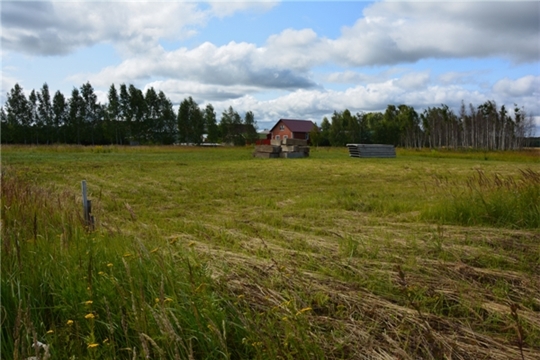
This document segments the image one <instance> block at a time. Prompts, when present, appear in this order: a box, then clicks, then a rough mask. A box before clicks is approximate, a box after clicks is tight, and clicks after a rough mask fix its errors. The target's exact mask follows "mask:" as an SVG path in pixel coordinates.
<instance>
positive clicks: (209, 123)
mask: <svg viewBox="0 0 540 360" xmlns="http://www.w3.org/2000/svg"><path fill="white" fill-rule="evenodd" d="M204 123H205V125H206V133H207V134H208V137H207V140H208V142H210V143H217V142H218V141H219V128H218V125H217V119H216V112H215V111H214V107H213V106H212V104H208V105H206V108H205V109H204Z"/></svg>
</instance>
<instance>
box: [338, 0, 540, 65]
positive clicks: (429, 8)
mask: <svg viewBox="0 0 540 360" xmlns="http://www.w3.org/2000/svg"><path fill="white" fill-rule="evenodd" d="M364 16H365V17H364V18H361V19H359V20H358V21H357V22H356V23H355V24H354V25H353V26H352V27H345V28H344V29H343V31H342V36H341V37H340V38H338V39H335V40H334V41H332V43H331V45H332V48H333V54H334V57H335V58H336V59H339V60H340V61H341V63H342V64H345V65H354V66H362V65H373V64H378V65H381V64H396V63H400V62H413V61H417V60H419V59H423V58H456V57H457V58H462V57H471V56H473V57H490V56H502V57H506V58H509V59H512V60H514V61H536V60H538V54H539V53H540V43H539V42H538V21H539V20H538V4H536V3H534V2H520V3H516V2H493V3H481V2H467V3H463V2H459V3H454V2H448V3H440V2H437V3H429V2H428V3H426V2H379V3H375V4H374V5H372V6H370V7H368V8H366V9H365V10H364Z"/></svg>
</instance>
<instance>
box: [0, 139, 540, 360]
mask: <svg viewBox="0 0 540 360" xmlns="http://www.w3.org/2000/svg"><path fill="white" fill-rule="evenodd" d="M251 151H252V150H251V149H249V148H210V149H206V148H196V147H189V148H186V147H133V148H131V147H69V146H51V147H8V146H4V147H3V148H2V259H1V260H2V263H1V267H2V279H1V280H2V284H1V285H2V286H1V300H2V305H1V306H2V311H1V316H2V330H1V331H2V338H1V352H2V353H1V357H2V358H3V359H4V358H6V359H10V358H16V359H26V358H27V357H28V356H32V355H34V354H35V349H34V348H33V344H34V340H38V341H40V342H42V343H46V344H47V345H48V346H49V351H50V355H51V358H53V359H66V358H75V359H93V358H118V359H124V358H125V359H132V358H145V357H147V356H149V357H151V358H163V359H169V358H178V359H186V358H195V359H198V358H208V359H245V358H249V359H276V358H281V359H315V358H321V359H322V358H329V359H342V358H351V359H353V358H354V359H358V358H384V357H385V356H386V357H393V358H396V357H400V358H404V359H407V358H409V359H415V358H443V357H444V356H450V354H452V356H454V357H458V358H459V357H460V356H461V357H471V356H472V357H475V358H481V357H492V358H520V357H521V356H522V354H523V356H524V357H525V358H531V359H532V358H535V357H537V356H538V355H539V354H540V347H539V346H538V345H537V344H539V343H540V323H539V322H538V320H537V319H538V312H539V311H540V299H538V295H537V289H538V288H539V287H540V280H539V278H538V273H539V271H540V268H539V265H538V264H539V263H540V235H539V232H538V228H539V226H538V224H537V223H534V218H535V217H534V211H537V208H536V210H535V208H534V207H532V210H530V209H531V206H527V204H534V203H535V200H534V199H535V197H534V196H538V185H535V184H536V182H534V181H532V180H534V179H535V178H536V176H537V175H538V172H539V170H540V161H539V158H538V157H531V156H529V153H528V152H524V153H518V152H515V153H483V152H482V153H466V152H449V151H444V152H440V153H441V154H442V155H440V154H439V155H437V154H433V153H431V152H426V151H406V150H398V157H397V158H395V159H355V158H350V157H348V154H347V150H346V149H323V148H319V149H312V153H311V157H310V158H307V159H255V158H252V157H251ZM435 155H437V156H435ZM486 158H487V160H486ZM527 174H528V175H527ZM83 179H84V180H86V181H87V184H88V188H89V197H90V199H92V205H93V214H94V217H95V219H96V227H95V230H93V231H88V229H85V227H84V225H83V222H82V219H81V213H82V206H81V198H80V181H81V180H83ZM497 179H498V180H497ZM531 179H532V180H531ZM500 184H503V185H501V186H500ZM474 194H479V196H481V198H482V199H483V200H484V201H485V202H486V203H491V204H493V206H498V207H500V208H497V209H496V210H492V209H491V208H489V207H488V208H486V207H484V208H483V207H482V206H481V205H480V203H478V201H477V200H475V198H474ZM449 200H452V201H449ZM527 202H529V203H527ZM468 204H470V205H471V206H467V205H468ZM536 204H537V203H536ZM520 207H521V208H522V211H521V210H520V211H517V210H515V209H517V208H520ZM461 208H462V209H467V212H468V213H469V212H470V215H469V217H468V218H467V217H464V216H462V217H459V216H458V217H455V216H454V217H453V216H451V214H453V213H464V212H465V210H461V212H460V211H458V210H456V209H461ZM510 210H513V211H512V216H513V217H510V215H509V214H508V211H510ZM486 211H487V214H488V216H484V214H485V213H486ZM490 211H491V212H490ZM493 214H498V215H497V216H494V215H493ZM531 214H532V215H531ZM471 219H482V220H481V221H476V220H474V221H472V220H471ZM535 224H536V225H535ZM89 301H92V302H91V303H90V302H89ZM511 304H517V305H519V309H518V310H517V312H515V314H517V315H516V316H514V315H513V314H514V312H512V309H511V307H510V305H511ZM88 314H92V315H93V316H92V315H91V316H88V318H85V316H87V315H88ZM520 333H521V334H522V336H521V337H520V335H519V334H520ZM475 339H476V340H475ZM477 339H482V340H481V342H482V343H483V344H485V345H486V346H487V347H485V346H476V345H474V344H475V343H478V340H477ZM520 339H521V340H520ZM92 344H97V345H94V346H93V347H92V346H90V347H89V345H92ZM42 355H43V351H42Z"/></svg>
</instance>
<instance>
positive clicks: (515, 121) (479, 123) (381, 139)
mask: <svg viewBox="0 0 540 360" xmlns="http://www.w3.org/2000/svg"><path fill="white" fill-rule="evenodd" d="M533 128H534V123H533V118H532V116H531V115H527V114H526V112H525V111H524V109H523V108H520V107H519V106H517V105H514V112H513V115H510V113H509V111H508V109H507V108H506V107H505V106H504V105H502V106H501V107H500V108H498V107H497V104H496V103H495V101H486V102H485V103H483V104H481V105H479V106H477V107H474V106H473V105H472V104H470V105H469V106H468V107H466V106H465V104H464V103H463V102H462V104H461V108H460V110H459V112H458V113H455V112H454V111H453V110H452V109H450V108H449V107H448V106H447V105H444V104H442V105H441V106H438V107H428V108H427V109H426V110H424V111H423V112H422V113H420V114H419V113H417V112H416V111H415V110H414V108H413V107H411V106H407V105H399V106H395V105H388V107H387V108H386V110H385V111H384V113H383V112H370V113H358V114H356V115H353V114H351V112H350V111H349V110H344V111H342V112H337V111H335V112H334V114H333V115H332V117H331V118H330V120H329V119H328V118H327V117H325V118H324V119H323V120H322V123H321V126H320V127H318V126H317V127H316V128H315V129H314V131H312V132H311V134H310V137H311V142H312V143H313V144H314V145H320V146H344V145H346V144H348V143H350V144H392V145H395V146H400V147H405V148H422V147H429V148H443V147H446V148H454V149H457V148H474V149H486V150H515V149H521V148H522V147H523V146H525V145H526V143H525V142H526V140H527V138H529V137H531V136H532V132H533Z"/></svg>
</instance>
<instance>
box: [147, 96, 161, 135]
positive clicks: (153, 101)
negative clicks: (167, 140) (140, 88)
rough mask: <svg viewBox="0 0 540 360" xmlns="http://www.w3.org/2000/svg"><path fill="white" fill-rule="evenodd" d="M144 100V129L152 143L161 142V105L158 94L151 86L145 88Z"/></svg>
mask: <svg viewBox="0 0 540 360" xmlns="http://www.w3.org/2000/svg"><path fill="white" fill-rule="evenodd" d="M144 101H145V102H146V111H147V113H146V117H145V120H144V122H145V126H144V128H145V131H146V132H147V134H148V138H149V140H151V141H152V142H153V143H159V142H161V133H162V131H163V118H162V116H161V106H160V101H159V97H158V94H157V93H156V91H155V90H154V88H153V87H150V88H149V89H147V90H146V94H145V95H144Z"/></svg>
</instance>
